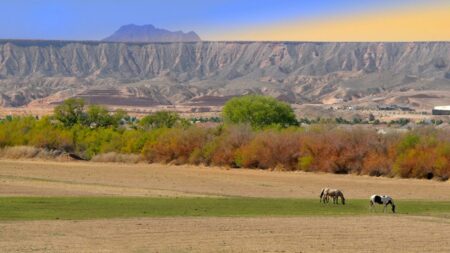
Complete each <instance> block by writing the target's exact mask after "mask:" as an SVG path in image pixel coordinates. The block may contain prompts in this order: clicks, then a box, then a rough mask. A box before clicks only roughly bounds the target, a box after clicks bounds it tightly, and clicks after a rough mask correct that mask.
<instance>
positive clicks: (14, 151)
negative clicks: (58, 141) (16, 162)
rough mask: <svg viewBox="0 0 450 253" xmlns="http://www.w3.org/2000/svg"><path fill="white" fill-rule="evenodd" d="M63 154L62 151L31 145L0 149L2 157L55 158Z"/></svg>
mask: <svg viewBox="0 0 450 253" xmlns="http://www.w3.org/2000/svg"><path fill="white" fill-rule="evenodd" d="M61 154H62V153H61V152H60V151H56V150H55V151H51V150H45V149H40V148H35V147H30V146H15V147H5V148H3V149H1V150H0V157H1V158H6V159H33V158H38V159H55V158H57V157H58V156H60V155H61Z"/></svg>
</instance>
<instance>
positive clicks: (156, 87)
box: [0, 40, 450, 106]
mask: <svg viewBox="0 0 450 253" xmlns="http://www.w3.org/2000/svg"><path fill="white" fill-rule="evenodd" d="M430 90H445V91H448V90H450V43H448V42H429V43H428V42H423V43H309V42H295V43H294V42H195V43H128V44H126V43H108V42H70V41H67V42H62V41H5V40H4V41H0V104H1V105H3V106H22V105H26V104H28V103H30V102H32V101H39V102H40V103H44V104H45V103H54V102H58V101H60V100H61V99H64V98H67V97H72V96H82V97H85V98H87V99H88V100H90V101H93V102H95V101H99V102H101V103H105V104H117V103H119V105H138V106H149V105H157V104H165V105H167V104H189V103H196V104H202V103H203V104H209V103H213V104H214V103H219V104H220V103H222V102H223V101H225V99H224V97H225V98H227V97H229V96H234V95H241V94H246V93H263V94H268V95H272V96H275V97H278V98H280V99H283V100H286V101H289V102H292V103H299V102H307V103H339V102H345V101H358V100H361V99H364V98H367V97H368V96H369V95H370V96H379V97H388V95H389V94H392V93H395V94H397V93H405V94H408V92H413V93H414V92H416V93H414V94H417V92H422V93H423V92H425V93H426V91H430ZM111 98H112V99H111ZM394 100H395V99H394ZM402 102H403V103H408V100H405V101H402Z"/></svg>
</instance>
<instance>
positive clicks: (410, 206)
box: [0, 197, 450, 220]
mask: <svg viewBox="0 0 450 253" xmlns="http://www.w3.org/2000/svg"><path fill="white" fill-rule="evenodd" d="M368 204H369V203H368V200H350V201H348V203H347V204H346V205H344V206H343V205H333V204H322V203H319V200H318V199H272V198H138V197H1V198H0V220H52V219H63V220H75V219H102V218H131V217H176V216H216V217H225V216H227V217H238V216H239V217H249V216H317V215H323V216H326V215H329V216H341V215H375V214H380V213H381V211H382V207H381V206H377V209H376V212H371V211H370V209H369V206H368ZM397 208H398V213H399V214H413V215H433V216H434V215H439V216H447V217H448V215H449V214H450V201H445V202H444V201H412V200H411V201H409V200H408V201H397ZM389 211H390V209H389Z"/></svg>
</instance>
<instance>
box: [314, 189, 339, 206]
mask: <svg viewBox="0 0 450 253" xmlns="http://www.w3.org/2000/svg"><path fill="white" fill-rule="evenodd" d="M330 197H331V198H333V203H334V204H339V198H341V202H342V204H343V205H345V198H344V194H343V193H342V191H341V190H338V189H329V188H323V189H322V192H321V193H320V201H323V203H328V202H329V198H330Z"/></svg>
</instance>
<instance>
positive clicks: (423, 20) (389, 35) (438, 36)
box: [211, 4, 450, 41]
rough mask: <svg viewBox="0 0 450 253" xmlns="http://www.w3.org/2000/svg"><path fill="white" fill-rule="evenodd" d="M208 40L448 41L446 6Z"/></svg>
mask: <svg viewBox="0 0 450 253" xmlns="http://www.w3.org/2000/svg"><path fill="white" fill-rule="evenodd" d="M211 37H212V38H211V39H213V40H249V41H269V40H270V41H450V4H444V5H443V6H439V8H438V7H436V6H433V7H432V8H431V7H423V6H421V7H420V8H419V7H416V8H412V9H407V10H392V11H389V12H383V13H366V14H357V15H354V16H350V17H333V18H330V19H329V20H326V21H324V20H318V21H313V20H310V21H307V22H299V21H291V22H285V23H279V24H272V25H268V26H257V27H246V28H244V29H241V30H240V31H233V32H225V33H222V34H216V35H213V36H211Z"/></svg>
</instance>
